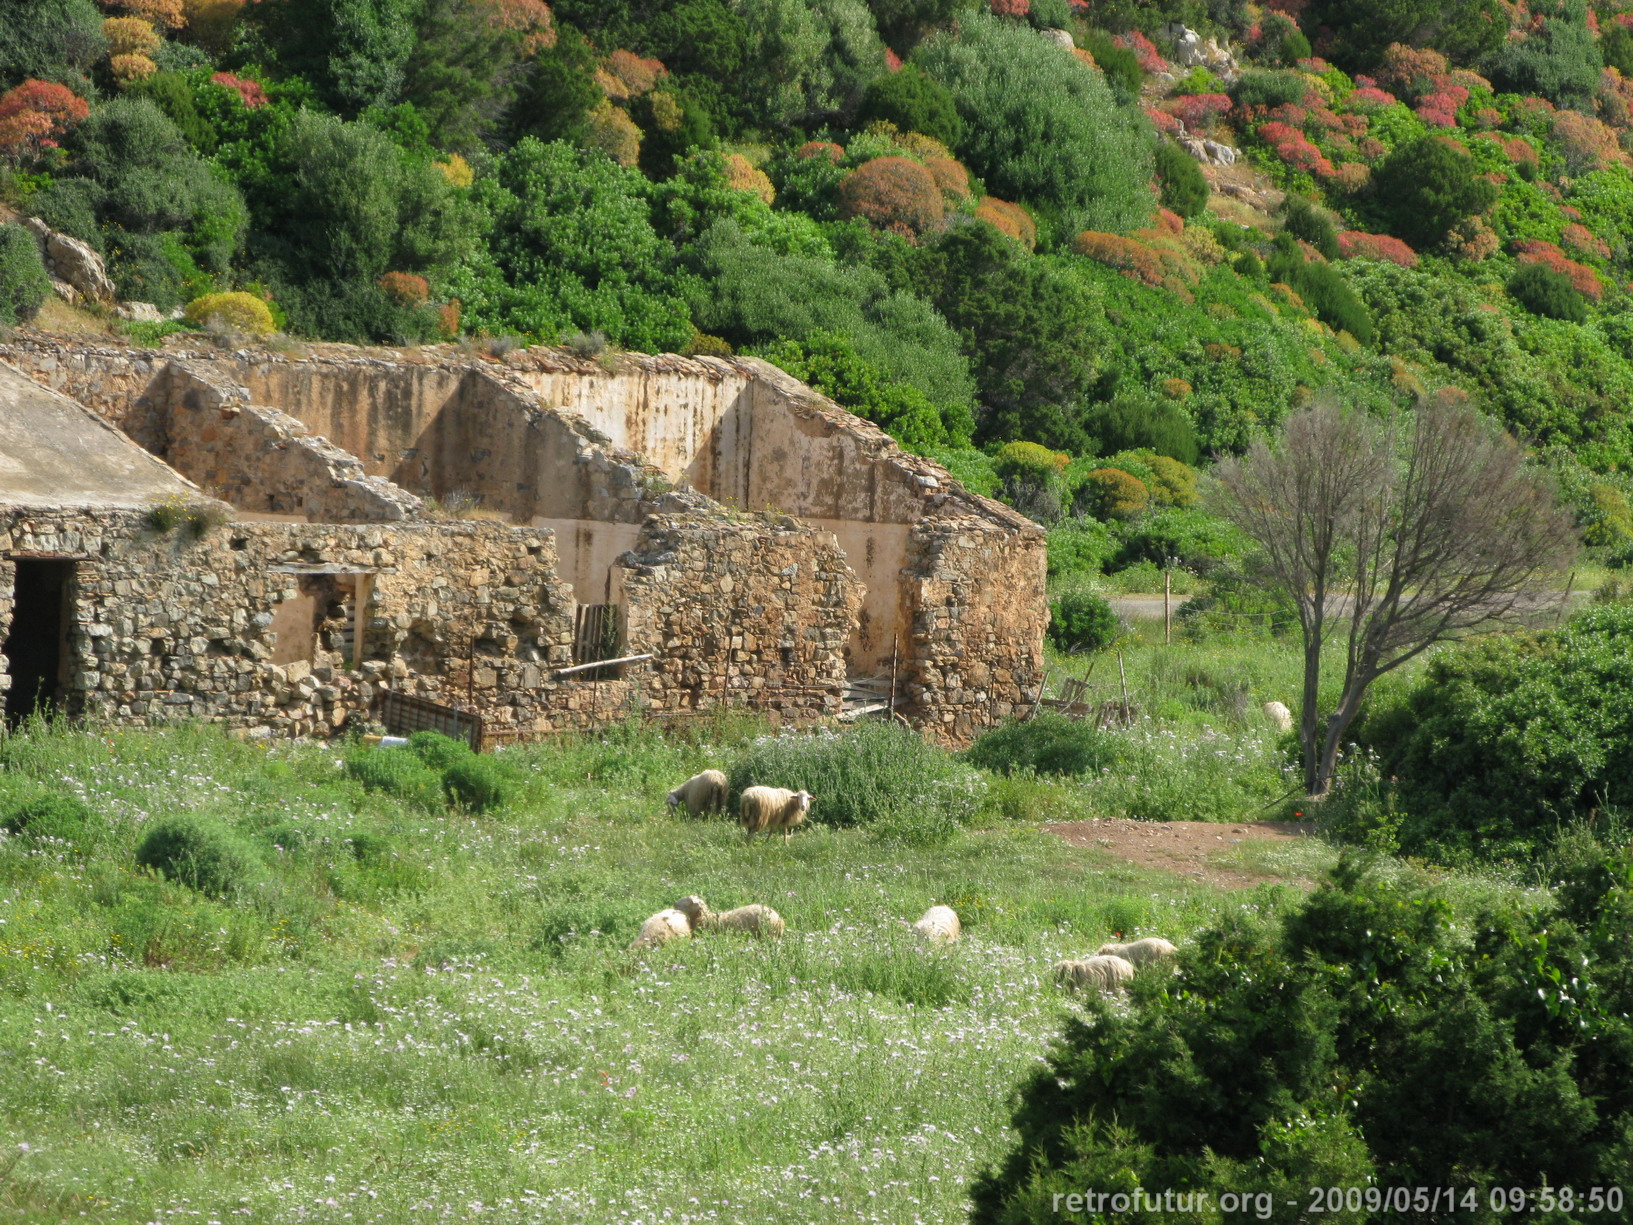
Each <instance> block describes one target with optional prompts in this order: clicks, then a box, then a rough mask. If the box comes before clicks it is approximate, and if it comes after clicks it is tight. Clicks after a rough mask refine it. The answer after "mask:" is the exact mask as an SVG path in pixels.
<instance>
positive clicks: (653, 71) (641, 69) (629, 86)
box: [595, 50, 669, 101]
mask: <svg viewBox="0 0 1633 1225" xmlns="http://www.w3.org/2000/svg"><path fill="white" fill-rule="evenodd" d="M668 75H669V69H667V68H665V67H664V66H663V63H662V62H661V61H659V60H653V59H642V58H641V57H640V56H638V55H636V54H635V53H634V52H633V51H624V50H618V51H614V52H613V53H612V54H611V55H609V56H608V57H607V60H606V63H604V64H602V65H601V67H600V68H598V69H596V73H595V83H596V84H597V85H599V86H600V87H601V92H602V93H604V94H606V95H607V97H609V98H616V99H618V100H619V101H625V100H627V99H629V98H638V97H640V96H641V95H642V94H644V93H647V92H649V91H650V90H651V89H652V88H653V86H655V85H657V83H658V82H659V80H661V79H662V78H663V77H666V76H668Z"/></svg>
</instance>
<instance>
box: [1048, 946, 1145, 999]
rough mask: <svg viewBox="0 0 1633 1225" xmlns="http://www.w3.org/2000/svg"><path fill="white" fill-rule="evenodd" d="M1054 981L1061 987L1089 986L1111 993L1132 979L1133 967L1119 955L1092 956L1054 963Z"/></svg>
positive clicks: (1085, 988)
mask: <svg viewBox="0 0 1633 1225" xmlns="http://www.w3.org/2000/svg"><path fill="white" fill-rule="evenodd" d="M1055 981H1056V982H1057V983H1059V984H1060V985H1061V986H1063V987H1069V988H1082V989H1084V990H1087V989H1088V988H1090V987H1093V988H1095V989H1096V990H1099V991H1104V992H1106V993H1108V994H1109V993H1111V992H1114V991H1121V990H1122V989H1123V988H1124V987H1125V986H1127V985H1128V984H1129V983H1131V982H1133V981H1134V967H1133V966H1132V965H1130V964H1129V963H1128V962H1127V961H1124V960H1123V959H1122V958H1121V957H1102V956H1098V955H1096V956H1094V957H1089V958H1085V959H1084V960H1082V961H1061V962H1057V963H1055Z"/></svg>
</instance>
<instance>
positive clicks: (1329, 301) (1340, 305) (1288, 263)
mask: <svg viewBox="0 0 1633 1225" xmlns="http://www.w3.org/2000/svg"><path fill="white" fill-rule="evenodd" d="M1269 274H1270V279H1271V280H1272V281H1281V282H1283V283H1285V284H1287V285H1290V286H1292V287H1293V289H1294V290H1295V291H1297V293H1298V295H1299V297H1301V298H1303V299H1304V305H1305V306H1307V307H1308V308H1309V309H1310V313H1311V314H1313V315H1315V317H1316V318H1317V319H1319V320H1321V322H1323V323H1325V324H1326V325H1327V326H1328V327H1330V328H1332V329H1333V331H1335V332H1348V333H1349V334H1350V335H1351V336H1353V337H1355V339H1356V340H1358V341H1360V342H1361V343H1362V344H1364V345H1368V344H1371V343H1372V341H1373V340H1374V338H1375V337H1376V335H1377V332H1376V329H1374V327H1373V326H1372V316H1371V315H1370V314H1368V313H1367V308H1366V304H1365V303H1364V302H1362V301H1361V299H1360V298H1359V297H1358V296H1357V295H1356V293H1355V290H1353V289H1351V288H1350V285H1349V282H1348V281H1346V280H1345V279H1344V274H1343V273H1341V272H1339V271H1338V269H1337V268H1336V267H1334V266H1333V265H1332V264H1319V263H1316V262H1314V261H1309V262H1306V261H1305V259H1304V257H1303V255H1302V254H1297V253H1294V254H1280V255H1277V256H1275V257H1274V258H1273V259H1272V260H1271V261H1270V268H1269Z"/></svg>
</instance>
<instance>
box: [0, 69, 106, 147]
mask: <svg viewBox="0 0 1633 1225" xmlns="http://www.w3.org/2000/svg"><path fill="white" fill-rule="evenodd" d="M90 109H91V108H90V104H89V103H87V102H86V101H85V99H84V98H81V97H78V96H77V95H76V94H75V93H74V92H73V91H72V90H70V89H69V88H68V87H67V86H64V85H57V84H55V83H54V82H51V81H36V80H33V79H30V80H27V81H24V82H23V83H22V84H21V85H19V86H17V87H16V88H14V89H10V90H7V91H6V92H5V93H4V94H0V157H17V156H20V155H21V154H23V153H27V152H37V151H38V150H39V149H41V148H43V147H45V146H46V145H47V143H48V142H52V141H53V139H54V138H55V137H57V136H60V135H62V134H63V133H64V132H66V131H67V130H68V128H69V126H70V125H72V124H76V123H78V122H79V121H80V120H81V119H83V118H85V116H86V115H87V114H89V113H90Z"/></svg>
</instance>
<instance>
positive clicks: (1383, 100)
mask: <svg viewBox="0 0 1633 1225" xmlns="http://www.w3.org/2000/svg"><path fill="white" fill-rule="evenodd" d="M1399 101H1400V99H1399V98H1397V97H1395V95H1394V94H1392V93H1389V92H1387V91H1385V90H1382V89H1379V88H1378V87H1377V86H1375V85H1364V86H1362V87H1361V88H1360V89H1357V90H1355V91H1354V92H1353V93H1351V94H1350V96H1349V104H1350V106H1351V107H1352V108H1353V109H1354V110H1356V111H1358V112H1360V113H1361V114H1363V115H1369V114H1371V113H1372V112H1373V111H1381V110H1383V108H1384V107H1386V106H1394V105H1395V103H1397V102H1399Z"/></svg>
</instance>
